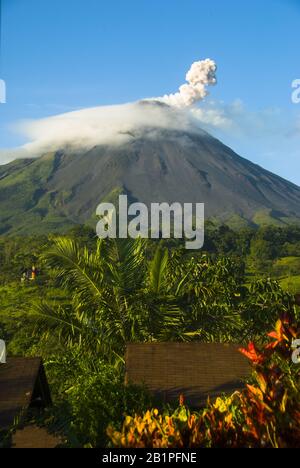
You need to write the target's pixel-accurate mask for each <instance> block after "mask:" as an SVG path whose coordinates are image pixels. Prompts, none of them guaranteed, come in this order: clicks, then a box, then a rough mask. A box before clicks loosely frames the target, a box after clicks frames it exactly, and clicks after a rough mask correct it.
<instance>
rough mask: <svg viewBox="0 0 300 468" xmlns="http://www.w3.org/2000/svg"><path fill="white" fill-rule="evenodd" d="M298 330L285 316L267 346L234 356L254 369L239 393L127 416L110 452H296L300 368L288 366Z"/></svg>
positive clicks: (113, 434)
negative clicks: (194, 406)
mask: <svg viewBox="0 0 300 468" xmlns="http://www.w3.org/2000/svg"><path fill="white" fill-rule="evenodd" d="M296 338H300V324H299V322H297V319H296V318H295V316H294V315H292V314H290V315H288V314H285V315H283V316H282V317H281V319H279V320H278V321H277V323H276V327H275V330H273V331H272V332H271V333H269V334H268V342H267V343H266V344H265V345H264V346H262V347H260V348H257V347H256V346H255V345H254V344H253V343H250V344H249V345H248V348H247V349H241V350H240V351H241V352H242V353H243V354H244V355H246V356H247V357H248V358H249V359H250V360H251V362H252V364H253V367H254V369H253V370H254V372H253V380H252V382H251V383H249V384H247V385H246V387H245V389H244V390H243V391H241V392H235V393H234V394H233V395H232V396H230V397H222V398H221V397H220V398H217V400H216V401H215V402H214V403H212V402H210V401H208V403H207V406H206V408H204V409H203V410H201V411H200V412H193V413H191V412H190V411H189V409H188V408H187V407H186V406H185V405H184V403H183V401H182V399H181V405H180V406H179V408H178V409H177V410H176V411H175V412H174V413H171V414H170V413H169V412H165V413H160V412H159V411H158V410H157V409H152V410H148V411H147V412H146V413H145V414H143V415H141V416H139V415H135V416H127V417H126V418H125V421H124V423H123V427H122V430H121V431H120V432H119V431H117V430H115V429H114V428H113V427H112V426H110V427H109V428H108V430H107V434H108V436H109V438H110V440H111V442H112V444H113V445H114V446H116V447H147V448H151V447H153V448H183V447H189V448H197V447H198V448H200V447H297V446H298V447H299V445H300V385H299V384H300V366H299V364H295V363H294V362H293V361H292V342H293V340H294V339H296Z"/></svg>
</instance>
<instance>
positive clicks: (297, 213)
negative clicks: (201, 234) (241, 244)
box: [0, 130, 300, 233]
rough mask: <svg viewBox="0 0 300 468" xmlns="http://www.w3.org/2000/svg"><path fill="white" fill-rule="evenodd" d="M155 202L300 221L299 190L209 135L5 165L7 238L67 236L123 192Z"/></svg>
mask: <svg viewBox="0 0 300 468" xmlns="http://www.w3.org/2000/svg"><path fill="white" fill-rule="evenodd" d="M120 192H123V193H128V194H129V195H130V197H131V199H132V200H139V201H142V202H145V203H147V204H150V203H151V202H163V201H167V202H173V201H179V202H182V203H183V202H194V203H195V202H204V203H205V207H206V208H205V211H206V217H211V216H214V217H215V216H216V217H219V218H222V219H223V220H224V219H229V218H230V217H232V215H239V216H240V217H242V218H244V219H245V220H247V221H252V220H253V219H254V217H255V216H256V215H257V213H258V212H260V213H271V212H273V213H275V215H276V216H278V217H279V218H281V219H284V218H286V219H295V218H300V188H299V187H297V186H295V185H294V184H292V183H290V182H287V181H286V180H284V179H282V178H280V177H278V176H276V175H274V174H272V173H270V172H268V171H266V170H264V169H262V168H261V167H259V166H257V165H255V164H252V163H250V162H249V161H247V160H246V159H243V158H241V157H240V156H238V155H237V154H235V153H234V152H233V151H232V150H231V149H230V148H228V147H226V146H224V145H223V144H222V143H221V142H220V141H218V140H216V139H214V138H213V137H211V136H210V135H208V134H206V133H204V132H202V131H201V132H198V133H197V134H193V133H186V132H184V133H183V132H182V133H181V132H178V131H169V130H168V131H165V130H159V131H156V136H155V138H154V137H153V135H152V137H150V136H147V132H145V136H144V137H143V138H141V137H139V138H134V136H132V140H131V141H130V142H128V143H126V144H125V145H122V146H97V147H95V148H93V149H92V150H90V151H78V152H73V151H67V150H65V151H60V152H57V153H51V154H47V155H44V156H43V157H41V158H39V159H36V160H27V161H18V162H15V163H11V164H9V165H7V166H0V222H1V231H2V233H4V232H25V231H27V230H28V229H30V231H32V232H35V231H47V230H54V229H61V228H62V227H66V226H69V225H72V224H73V223H74V222H77V223H78V222H86V221H88V220H91V219H92V218H93V217H94V214H95V210H96V207H97V205H98V204H99V203H100V202H101V201H103V200H104V199H105V200H115V199H116V196H117V194H118V193H120Z"/></svg>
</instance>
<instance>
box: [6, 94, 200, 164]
mask: <svg viewBox="0 0 300 468" xmlns="http://www.w3.org/2000/svg"><path fill="white" fill-rule="evenodd" d="M194 120H195V119H194V117H193V116H192V115H191V114H189V113H188V112H186V111H185V110H182V109H177V108H174V107H170V106H167V105H166V104H163V103H160V102H157V101H148V100H146V101H139V102H136V103H129V104H123V105H115V106H101V107H95V108H90V109H83V110H79V111H75V112H68V113H66V114H60V115H56V116H53V117H49V118H45V119H40V120H32V121H28V120H27V121H24V122H21V123H19V124H18V125H17V126H16V130H17V132H18V133H19V134H22V135H24V136H25V138H26V139H27V140H29V143H26V144H25V145H23V146H22V147H21V148H17V149H13V150H2V151H0V164H4V163H7V162H9V161H12V160H14V159H16V158H29V157H38V156H40V155H41V154H43V153H46V152H49V151H56V150H58V149H63V148H65V147H72V148H75V149H76V148H85V149H89V148H92V147H94V146H96V145H121V144H124V143H126V142H128V141H129V140H133V139H136V138H139V137H140V136H147V137H148V138H152V137H153V138H154V137H155V135H156V130H158V129H160V130H161V129H165V130H167V129H173V130H181V131H185V130H189V131H196V129H195V128H194V126H195V122H194ZM193 128H194V130H193ZM199 130H200V129H199Z"/></svg>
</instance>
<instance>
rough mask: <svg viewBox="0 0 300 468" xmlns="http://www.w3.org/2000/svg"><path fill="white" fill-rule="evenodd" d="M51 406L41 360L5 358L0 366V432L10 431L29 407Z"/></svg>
mask: <svg viewBox="0 0 300 468" xmlns="http://www.w3.org/2000/svg"><path fill="white" fill-rule="evenodd" d="M48 405H51V396H50V391H49V386H48V382H47V378H46V375H45V371H44V367H43V363H42V360H41V359H40V358H17V357H16V358H15V357H11V358H8V359H7V363H6V364H0V430H3V429H7V428H9V427H10V426H11V425H12V424H13V423H14V421H15V419H16V418H18V417H19V416H20V414H21V413H22V412H23V411H26V410H27V409H28V408H29V407H45V406H48Z"/></svg>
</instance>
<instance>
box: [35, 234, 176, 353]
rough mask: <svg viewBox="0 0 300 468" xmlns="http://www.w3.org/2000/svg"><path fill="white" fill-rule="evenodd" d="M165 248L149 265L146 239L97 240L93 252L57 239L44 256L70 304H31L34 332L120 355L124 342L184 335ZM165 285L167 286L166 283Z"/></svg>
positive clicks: (159, 250)
mask: <svg viewBox="0 0 300 468" xmlns="http://www.w3.org/2000/svg"><path fill="white" fill-rule="evenodd" d="M168 257H169V255H168V251H167V250H166V249H162V248H158V249H157V250H156V253H155V255H154V258H153V260H152V261H151V262H150V263H149V262H147V260H146V255H145V241H144V240H141V239H137V240H124V241H123V240H118V241H116V240H109V241H104V240H99V241H98V242H97V248H96V250H95V251H94V252H89V251H88V250H87V249H86V248H80V247H79V246H78V244H77V243H76V242H75V241H74V240H71V239H68V238H65V237H61V238H57V239H56V240H55V241H54V245H53V247H52V248H51V249H50V250H49V251H47V253H46V254H45V255H44V256H43V260H44V261H45V262H46V264H47V265H48V267H50V269H51V270H52V272H53V274H54V275H55V276H56V279H57V281H58V283H59V285H60V286H61V287H63V288H64V289H66V290H67V291H68V292H69V295H70V298H71V300H70V303H68V304H67V305H64V306H58V307H53V305H50V304H48V303H45V302H42V303H40V304H37V305H36V306H35V314H36V316H37V319H38V330H39V333H41V331H42V330H43V331H44V333H46V335H49V333H54V332H56V333H57V334H58V337H59V338H60V340H62V341H63V342H64V343H65V344H66V345H68V346H72V345H80V346H81V347H82V349H84V350H85V352H89V353H92V354H94V353H101V354H103V355H106V356H107V355H110V356H113V357H116V356H118V357H121V356H122V355H123V352H124V347H125V344H126V342H129V341H149V340H156V339H160V340H168V339H172V338H173V339H174V338H178V337H179V336H180V335H182V334H183V333H184V326H183V324H184V320H183V310H182V309H181V308H180V307H179V306H178V301H177V298H176V296H175V295H174V294H173V293H172V292H171V289H172V287H171V286H172V285H171V283H169V279H170V275H168V274H167V270H168ZM168 283H169V284H168Z"/></svg>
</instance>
